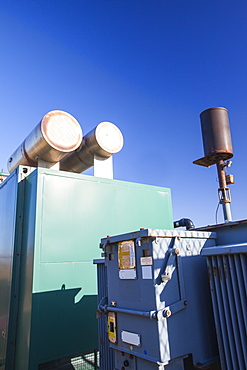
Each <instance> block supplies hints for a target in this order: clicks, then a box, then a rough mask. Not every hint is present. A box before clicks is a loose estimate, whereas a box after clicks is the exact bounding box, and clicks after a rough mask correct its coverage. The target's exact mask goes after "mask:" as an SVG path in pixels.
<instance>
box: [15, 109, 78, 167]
mask: <svg viewBox="0 0 247 370" xmlns="http://www.w3.org/2000/svg"><path fill="white" fill-rule="evenodd" d="M81 142H82V129H81V126H80V124H79V123H78V122H77V120H76V119H75V118H74V117H73V116H71V115H70V114H69V113H67V112H63V111H60V110H54V111H51V112H49V113H47V114H46V115H45V116H44V117H43V118H42V120H41V121H40V123H39V124H38V125H37V126H36V127H35V128H34V129H33V131H31V133H30V134H29V135H28V136H27V137H26V139H25V140H24V141H23V142H22V144H21V145H20V146H19V147H18V148H17V149H16V150H15V152H14V153H13V154H12V155H11V156H10V158H9V160H8V170H9V172H10V173H11V172H12V171H13V170H14V169H15V168H16V167H18V166H19V165H24V166H33V167H37V166H38V163H39V162H45V163H48V164H50V165H51V166H52V165H54V164H55V163H57V162H59V161H61V159H62V158H64V157H65V156H66V155H67V154H68V153H70V152H72V151H74V150H75V149H77V148H78V147H79V146H80V144H81ZM47 167H48V166H47Z"/></svg>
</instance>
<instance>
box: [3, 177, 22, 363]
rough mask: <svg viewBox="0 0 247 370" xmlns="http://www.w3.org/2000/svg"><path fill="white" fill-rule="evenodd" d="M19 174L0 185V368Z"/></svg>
mask: <svg viewBox="0 0 247 370" xmlns="http://www.w3.org/2000/svg"><path fill="white" fill-rule="evenodd" d="M17 191H18V174H17V171H15V172H14V173H13V174H12V175H11V176H9V177H8V178H7V179H6V180H5V181H4V182H3V183H2V184H1V185H0V204H1V212H0V296H1V299H0V368H4V364H5V360H6V344H7V339H8V325H9V312H10V300H11V285H12V267H13V255H14V241H15V231H16V209H17Z"/></svg>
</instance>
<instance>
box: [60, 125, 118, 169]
mask: <svg viewBox="0 0 247 370" xmlns="http://www.w3.org/2000/svg"><path fill="white" fill-rule="evenodd" d="M122 147H123V135H122V133H121V131H120V130H119V128H118V127H117V126H115V125H114V124H113V123H111V122H101V123H99V124H98V125H97V126H96V127H95V128H94V129H93V130H91V131H90V132H89V133H88V134H87V135H86V136H84V138H83V141H82V144H81V146H80V147H79V148H78V149H77V150H75V151H74V152H73V153H70V154H68V155H67V156H66V157H65V158H63V159H62V161H61V162H60V169H61V170H63V171H70V172H77V173H81V172H83V171H85V170H87V169H88V168H90V167H92V166H93V165H94V159H95V158H98V159H102V160H104V159H107V158H110V157H111V156H112V154H115V153H118V152H119V151H120V150H121V149H122Z"/></svg>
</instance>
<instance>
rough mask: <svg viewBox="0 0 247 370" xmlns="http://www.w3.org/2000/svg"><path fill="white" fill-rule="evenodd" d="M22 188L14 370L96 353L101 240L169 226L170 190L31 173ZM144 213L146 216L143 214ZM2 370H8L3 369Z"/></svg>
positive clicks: (43, 171) (48, 172)
mask: <svg viewBox="0 0 247 370" xmlns="http://www.w3.org/2000/svg"><path fill="white" fill-rule="evenodd" d="M23 182H24V183H25V194H24V209H23V215H24V217H23V219H24V222H23V228H22V243H21V248H22V264H21V270H20V285H19V297H20V298H19V310H18V325H17V331H16V352H15V358H14V367H13V368H14V369H15V370H24V369H25V370H27V369H28V370H35V369H37V367H38V363H43V362H46V361H51V360H54V359H57V358H63V357H66V356H74V355H77V354H78V353H82V352H84V353H86V352H92V351H93V350H94V349H96V348H97V347H98V342H97V321H96V318H95V313H96V308H97V294H96V292H97V283H96V267H95V266H94V265H93V263H92V261H93V259H95V258H99V257H100V250H99V248H98V246H99V241H100V238H101V237H102V235H110V234H116V233H123V232H127V231H130V230H133V229H136V228H141V227H154V226H155V225H159V226H160V227H166V228H171V227H172V226H173V218H172V209H171V196H170V190H169V189H166V188H160V187H154V186H148V185H140V184H133V183H128V182H122V181H117V180H108V179H102V178H95V177H92V176H85V175H78V174H71V173H67V172H66V173H65V172H60V171H55V170H49V169H43V168H38V169H35V170H34V171H33V172H32V173H31V174H30V175H29V176H27V177H26V178H25V179H24V180H23ZM147 210H148V211H147ZM8 370H12V369H11V368H9V369H8Z"/></svg>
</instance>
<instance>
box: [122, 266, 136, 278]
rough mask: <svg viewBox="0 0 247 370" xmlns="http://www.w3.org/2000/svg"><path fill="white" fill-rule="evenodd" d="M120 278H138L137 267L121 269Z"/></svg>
mask: <svg viewBox="0 0 247 370" xmlns="http://www.w3.org/2000/svg"><path fill="white" fill-rule="evenodd" d="M119 278H120V279H126V280H127V279H130V280H131V279H136V269H127V270H119Z"/></svg>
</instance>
